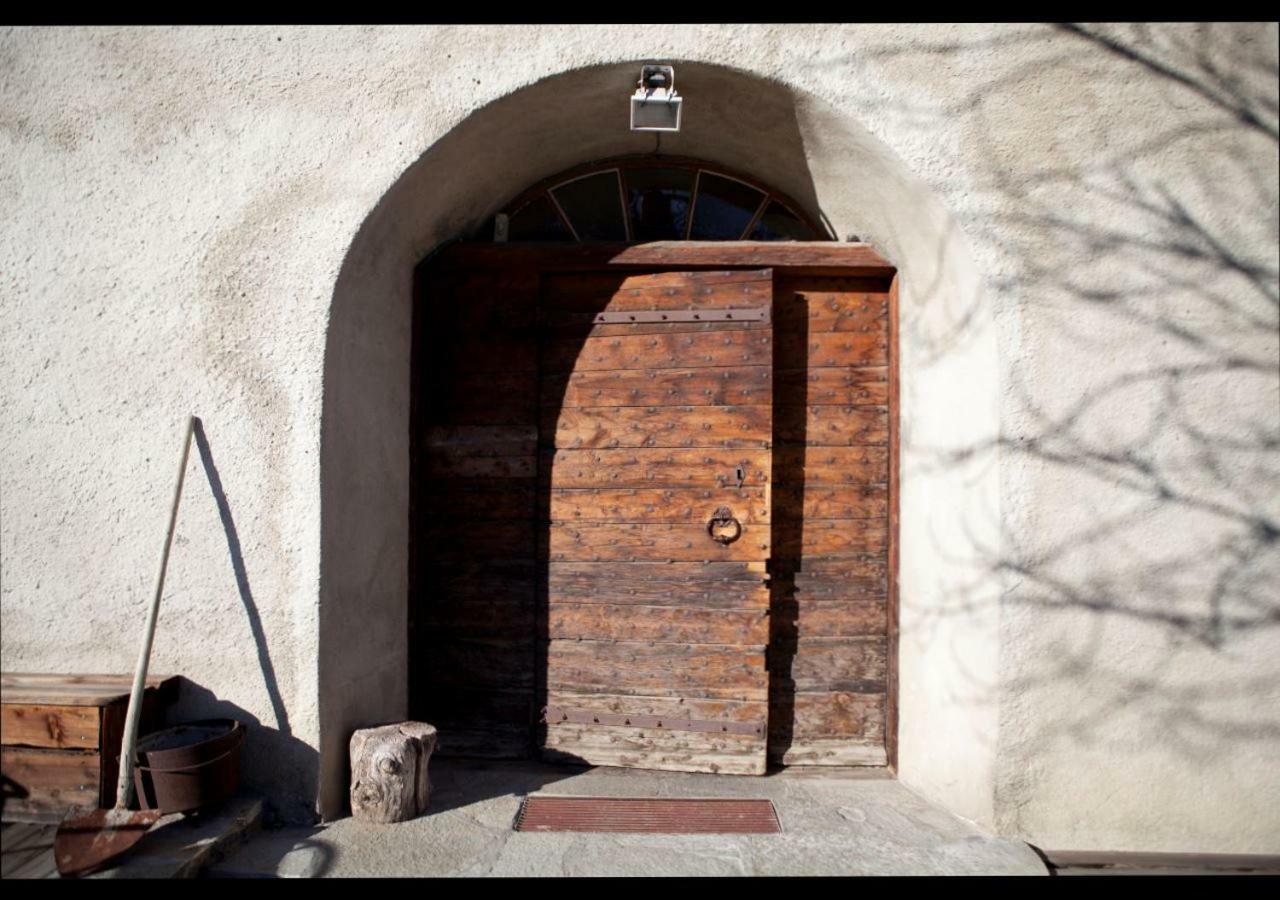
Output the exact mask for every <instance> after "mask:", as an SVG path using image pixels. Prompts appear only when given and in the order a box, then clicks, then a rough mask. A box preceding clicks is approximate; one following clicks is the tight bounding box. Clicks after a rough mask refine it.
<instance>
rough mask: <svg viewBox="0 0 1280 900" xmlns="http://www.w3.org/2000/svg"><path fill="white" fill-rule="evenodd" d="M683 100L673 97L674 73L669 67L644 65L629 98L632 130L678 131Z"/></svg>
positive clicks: (674, 87)
mask: <svg viewBox="0 0 1280 900" xmlns="http://www.w3.org/2000/svg"><path fill="white" fill-rule="evenodd" d="M683 104H684V98H683V97H677V96H676V70H675V69H674V68H673V67H672V66H645V67H643V68H642V69H641V70H640V84H639V87H637V88H636V92H635V93H634V94H632V95H631V130H632V131H679V130H680V107H681V106H682V105H683Z"/></svg>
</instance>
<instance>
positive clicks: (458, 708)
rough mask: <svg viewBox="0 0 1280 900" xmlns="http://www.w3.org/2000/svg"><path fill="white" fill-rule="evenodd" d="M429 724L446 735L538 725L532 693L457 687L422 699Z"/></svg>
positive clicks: (436, 692) (525, 727)
mask: <svg viewBox="0 0 1280 900" xmlns="http://www.w3.org/2000/svg"><path fill="white" fill-rule="evenodd" d="M423 700H424V706H423V713H424V716H425V717H426V719H427V721H429V722H430V723H431V724H432V725H435V726H436V727H437V728H439V729H440V733H441V734H443V733H444V732H446V731H450V730H453V729H454V728H455V727H456V726H462V727H470V728H481V727H485V728H494V729H501V728H511V729H521V728H523V729H528V727H529V726H530V725H531V724H532V723H533V722H534V721H535V718H536V716H535V712H536V709H535V706H536V704H535V695H534V693H533V691H519V690H477V689H475V688H469V687H455V688H453V689H451V690H447V691H434V692H432V693H430V694H428V695H427V696H426V697H424V698H423Z"/></svg>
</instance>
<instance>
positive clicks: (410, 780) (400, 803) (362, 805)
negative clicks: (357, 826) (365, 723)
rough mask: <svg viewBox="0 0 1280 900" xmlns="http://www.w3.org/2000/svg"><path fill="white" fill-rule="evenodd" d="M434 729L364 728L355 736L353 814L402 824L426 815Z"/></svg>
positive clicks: (403, 725) (409, 725)
mask: <svg viewBox="0 0 1280 900" xmlns="http://www.w3.org/2000/svg"><path fill="white" fill-rule="evenodd" d="M435 748H436V730H435V728H434V727H433V726H431V725H428V724H426V723H425V722H400V723H399V724H396V725H383V726H381V727H379V728H362V729H360V730H358V731H356V732H355V733H354V734H353V735H351V814H352V815H353V816H355V817H356V818H357V819H361V820H363V821H366V822H383V823H385V822H403V821H405V820H407V819H412V818H413V817H414V816H417V815H419V814H420V813H423V812H425V811H426V809H427V801H428V799H429V797H430V793H431V782H430V781H428V780H427V763H428V761H429V760H430V759H431V751H432V750H434V749H435Z"/></svg>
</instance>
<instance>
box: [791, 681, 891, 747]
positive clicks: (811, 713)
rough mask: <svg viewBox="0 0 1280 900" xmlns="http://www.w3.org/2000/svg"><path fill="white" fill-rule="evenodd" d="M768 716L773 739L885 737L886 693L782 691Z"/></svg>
mask: <svg viewBox="0 0 1280 900" xmlns="http://www.w3.org/2000/svg"><path fill="white" fill-rule="evenodd" d="M772 713H773V714H772V715H771V717H770V719H769V736H770V738H772V739H773V740H775V741H776V740H779V739H782V740H789V741H793V742H799V741H806V740H811V739H815V738H817V739H823V738H840V737H853V738H866V739H868V740H877V739H878V740H883V739H884V695H883V694H854V693H849V692H847V691H832V692H826V691H821V692H802V693H797V694H795V695H793V696H792V695H780V697H779V698H777V699H776V700H775V701H774V704H773V709H772Z"/></svg>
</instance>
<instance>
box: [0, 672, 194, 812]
mask: <svg viewBox="0 0 1280 900" xmlns="http://www.w3.org/2000/svg"><path fill="white" fill-rule="evenodd" d="M132 684H133V676H131V675H61V674H28V673H4V674H3V675H0V781H2V784H0V800H2V801H3V805H2V806H0V819H3V820H4V821H7V822H8V821H51V820H57V819H60V818H62V816H63V815H65V814H66V811H67V810H68V809H70V808H71V807H73V806H87V807H95V806H97V807H103V808H109V807H111V806H113V805H114V804H115V800H116V780H117V778H118V777H119V755H120V742H121V739H122V736H123V734H124V720H125V714H126V712H127V710H128V707H129V690H130V688H131V687H132ZM177 689H178V679H177V678H174V677H170V676H154V677H151V678H148V679H147V690H146V693H145V694H144V695H143V702H142V720H141V722H140V724H139V734H146V733H147V732H148V731H153V730H155V729H156V728H157V727H159V723H160V721H161V716H162V713H163V709H164V707H165V706H167V705H168V704H170V703H172V702H173V700H174V699H175V698H176V697H177V692H178V691H177Z"/></svg>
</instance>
